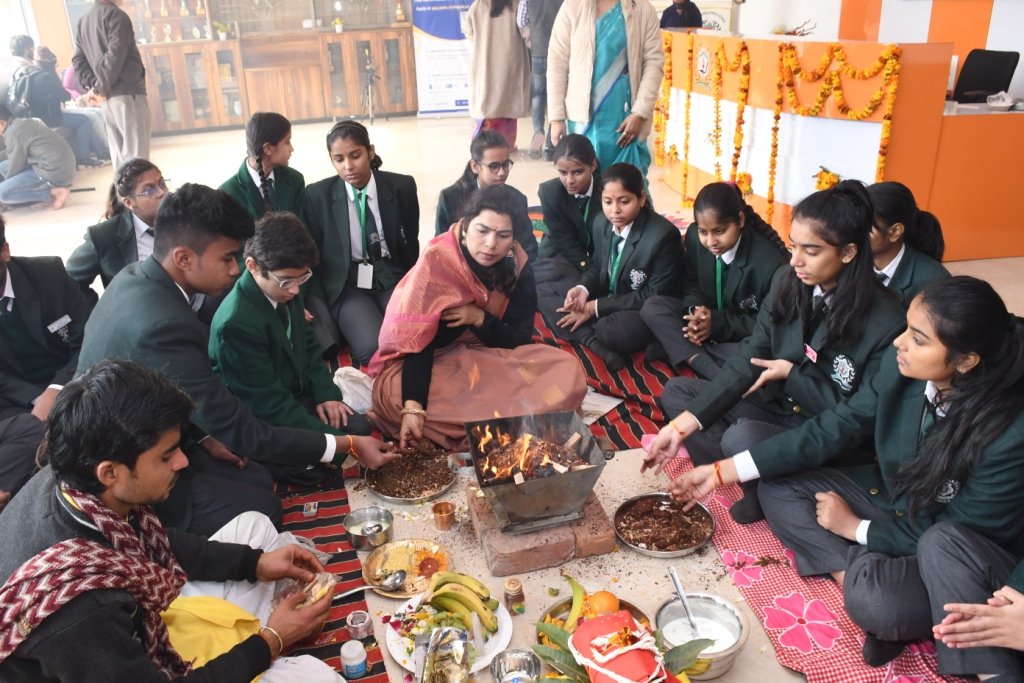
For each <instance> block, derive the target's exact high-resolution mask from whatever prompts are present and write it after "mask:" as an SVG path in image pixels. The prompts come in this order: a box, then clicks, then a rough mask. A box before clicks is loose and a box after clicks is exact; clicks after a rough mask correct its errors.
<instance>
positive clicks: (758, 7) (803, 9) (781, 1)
mask: <svg viewBox="0 0 1024 683" xmlns="http://www.w3.org/2000/svg"><path fill="white" fill-rule="evenodd" d="M841 6H842V1H841V0H746V2H744V3H743V4H742V5H739V6H738V10H739V20H738V30H739V32H740V33H742V34H743V35H745V36H749V37H759V36H766V35H769V34H771V33H772V31H773V30H774V29H775V27H776V26H779V25H780V24H781V25H784V26H785V27H786V28H787V29H791V28H794V27H796V26H798V25H799V24H802V23H803V22H804V21H807V20H810V24H816V26H815V28H814V32H813V33H812V34H811V35H810V36H808V39H809V40H836V39H838V37H839V14H840V10H841Z"/></svg>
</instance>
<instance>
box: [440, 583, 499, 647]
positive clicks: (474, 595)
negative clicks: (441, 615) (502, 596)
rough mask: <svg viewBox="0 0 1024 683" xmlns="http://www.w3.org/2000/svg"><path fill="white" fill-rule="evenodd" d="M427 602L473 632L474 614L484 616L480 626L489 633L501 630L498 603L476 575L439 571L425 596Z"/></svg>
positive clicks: (481, 617) (481, 618)
mask: <svg viewBox="0 0 1024 683" xmlns="http://www.w3.org/2000/svg"><path fill="white" fill-rule="evenodd" d="M423 602H425V603H428V604H429V605H430V606H431V607H433V608H434V609H437V610H441V611H444V612H449V613H451V614H453V615H455V616H456V617H457V618H458V619H460V620H461V621H462V623H463V624H465V626H466V629H467V630H472V628H473V627H472V624H473V620H472V617H471V616H470V615H471V614H473V613H474V612H475V613H476V615H477V616H478V617H480V625H481V626H483V627H484V628H485V629H487V631H488V632H489V633H494V632H495V631H497V630H498V617H497V616H496V615H495V614H494V610H496V609H497V608H498V601H497V600H495V599H494V598H492V597H491V591H490V590H488V589H487V586H485V585H484V584H482V583H480V582H479V581H478V580H476V579H475V578H473V577H472V576H467V575H466V574H459V573H458V572H437V573H435V574H434V576H433V577H432V578H431V579H430V585H429V586H428V587H427V590H426V592H425V593H424V594H423Z"/></svg>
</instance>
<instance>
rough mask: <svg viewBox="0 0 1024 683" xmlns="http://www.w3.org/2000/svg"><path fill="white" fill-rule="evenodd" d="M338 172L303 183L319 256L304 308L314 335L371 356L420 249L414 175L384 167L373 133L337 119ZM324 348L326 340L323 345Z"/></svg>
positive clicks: (333, 138) (330, 144) (363, 359)
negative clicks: (399, 286) (398, 286)
mask: <svg viewBox="0 0 1024 683" xmlns="http://www.w3.org/2000/svg"><path fill="white" fill-rule="evenodd" d="M327 152H328V154H330V157H331V163H332V164H333V165H334V168H335V169H336V170H337V175H335V176H333V177H330V178H325V179H323V180H321V181H319V182H316V183H313V184H312V185H310V186H309V187H307V188H306V207H305V211H304V218H305V220H306V225H307V227H308V228H309V230H310V232H311V233H312V235H313V239H314V240H315V241H316V246H317V249H319V251H320V254H321V260H320V264H319V265H318V266H315V267H314V268H313V273H314V279H313V284H312V288H311V291H310V296H309V297H307V306H308V307H309V309H310V311H311V312H312V314H313V324H314V326H316V327H317V328H318V331H317V337H318V338H319V339H321V340H323V339H324V338H331V339H333V345H340V344H341V340H342V339H344V340H345V341H347V342H348V346H349V349H350V351H351V353H352V360H353V361H354V362H355V363H358V364H360V365H366V364H367V363H369V362H370V358H371V356H373V353H374V351H376V350H377V335H378V334H379V333H380V325H381V322H382V321H383V320H384V309H385V308H387V305H388V301H389V300H390V299H391V293H392V292H393V291H394V289H395V285H396V284H397V283H398V281H399V280H401V279H402V276H404V275H405V274H406V273H407V272H408V271H409V269H410V268H412V266H413V264H414V263H416V259H417V258H418V257H419V253H420V242H419V224H420V203H419V199H418V197H417V195H416V181H415V180H414V179H413V177H412V176H408V175H402V174H399V173H389V172H387V171H382V170H380V168H381V165H382V164H383V161H382V160H381V158H380V155H379V154H377V151H376V149H374V146H373V145H372V144H370V133H369V132H368V131H367V130H366V127H365V126H363V125H362V124H361V123H358V122H357V121H350V120H346V121H339V122H338V123H336V124H335V125H334V127H332V128H331V130H330V131H329V132H328V133H327ZM322 345H323V346H325V348H326V347H327V346H328V344H322Z"/></svg>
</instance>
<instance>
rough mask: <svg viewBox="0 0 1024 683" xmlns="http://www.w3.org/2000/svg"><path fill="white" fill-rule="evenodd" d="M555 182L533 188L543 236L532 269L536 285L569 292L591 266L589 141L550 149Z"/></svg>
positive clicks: (596, 188) (597, 188) (595, 180)
mask: <svg viewBox="0 0 1024 683" xmlns="http://www.w3.org/2000/svg"><path fill="white" fill-rule="evenodd" d="M554 160H555V170H557V171H558V177H557V178H552V179H551V180H545V181H544V182H543V183H541V184H540V187H538V188H537V194H538V195H539V196H540V206H541V208H542V209H543V210H544V225H546V226H547V230H548V232H547V234H546V235H544V237H543V239H541V242H540V251H539V253H540V259H539V260H538V261H537V265H536V266H535V267H534V271H535V273H536V276H537V284H538V285H540V284H543V283H551V284H552V285H555V286H561V287H562V288H563V289H562V291H565V289H564V288H565V287H571V286H572V285H575V284H576V283H578V282H579V281H580V277H581V276H582V275H583V273H585V272H586V271H587V270H588V269H589V268H590V265H591V261H590V257H591V256H592V255H593V253H594V223H595V222H596V221H597V219H598V217H599V216H600V215H601V174H600V172H599V170H598V168H597V155H596V154H595V153H594V146H593V145H592V144H590V140H588V139H587V138H585V137H584V136H582V135H578V134H576V133H573V134H571V135H566V136H565V137H563V138H562V140H561V141H560V142H559V143H558V145H557V146H556V147H555V152H554Z"/></svg>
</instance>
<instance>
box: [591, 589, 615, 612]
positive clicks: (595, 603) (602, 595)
mask: <svg viewBox="0 0 1024 683" xmlns="http://www.w3.org/2000/svg"><path fill="white" fill-rule="evenodd" d="M587 597H588V598H589V599H590V611H591V612H592V613H593V614H594V615H595V616H599V615H601V614H611V613H612V612H618V611H619V599H618V598H617V597H615V594H614V593H609V592H608V591H597V592H596V593H591V594H590V595H589V596H587Z"/></svg>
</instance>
